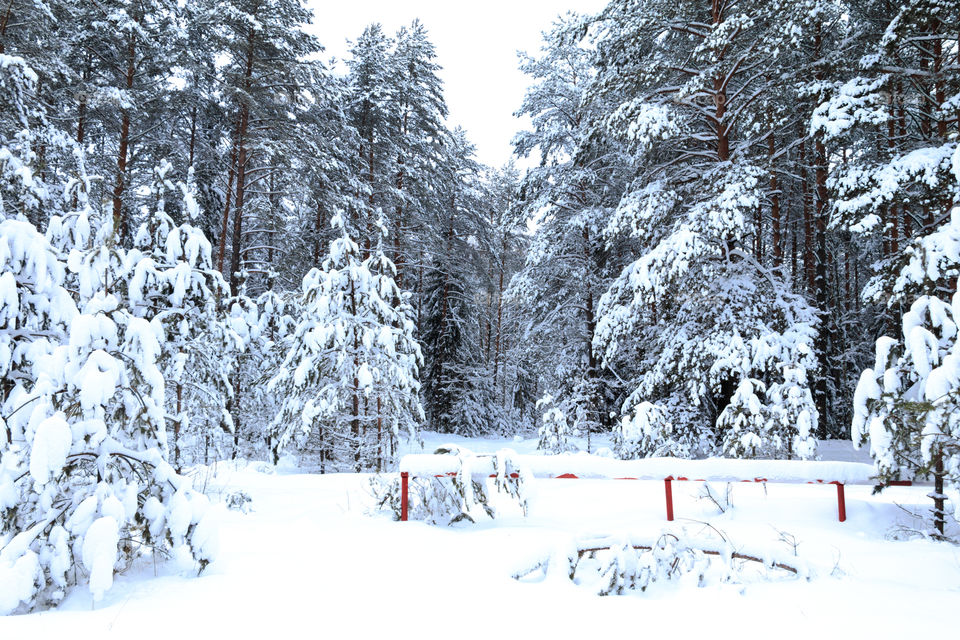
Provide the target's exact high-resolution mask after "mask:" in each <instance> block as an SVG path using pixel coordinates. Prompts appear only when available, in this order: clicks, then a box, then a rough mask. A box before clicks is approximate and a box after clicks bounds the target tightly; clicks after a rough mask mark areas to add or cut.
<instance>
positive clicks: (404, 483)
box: [400, 471, 410, 522]
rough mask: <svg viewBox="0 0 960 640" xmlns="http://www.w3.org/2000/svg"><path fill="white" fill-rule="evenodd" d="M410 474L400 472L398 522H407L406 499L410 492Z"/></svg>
mask: <svg viewBox="0 0 960 640" xmlns="http://www.w3.org/2000/svg"><path fill="white" fill-rule="evenodd" d="M409 485H410V472H409V471H401V472H400V521H401V522H406V521H407V497H408V496H409V491H410V486H409Z"/></svg>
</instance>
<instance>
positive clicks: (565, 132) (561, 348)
mask: <svg viewBox="0 0 960 640" xmlns="http://www.w3.org/2000/svg"><path fill="white" fill-rule="evenodd" d="M584 22H585V19H584V18H582V17H580V16H577V15H575V14H567V15H566V16H564V17H561V18H560V19H559V20H558V21H557V22H555V23H554V25H553V26H552V28H551V29H550V30H549V31H547V32H545V33H544V34H543V36H544V42H543V44H542V46H541V51H540V56H539V57H531V56H523V57H522V59H521V69H522V70H523V71H524V72H525V73H527V74H528V75H529V76H530V77H531V80H533V81H534V84H533V86H531V87H530V88H529V89H528V90H527V94H526V97H525V98H524V102H523V105H522V107H521V109H520V113H521V114H525V115H529V116H530V117H531V119H532V122H533V130H532V131H524V132H521V133H520V134H518V135H517V137H516V138H515V140H514V144H515V146H516V150H517V153H518V154H519V155H521V156H530V155H532V154H539V156H540V158H541V162H540V165H539V166H537V167H534V168H532V169H530V170H529V171H528V172H527V174H526V177H525V179H524V181H523V184H522V194H523V201H522V203H521V204H522V207H523V214H524V215H525V216H526V217H528V218H531V219H535V220H536V221H537V232H536V234H535V235H534V237H533V238H532V240H531V243H530V247H529V248H528V250H527V252H526V256H525V264H524V265H523V267H522V268H521V269H520V270H519V272H518V273H517V274H516V276H515V277H514V278H513V280H512V282H511V285H510V292H509V294H508V297H509V298H510V299H512V300H514V301H516V302H517V303H519V304H522V305H523V308H524V310H525V318H524V320H525V322H524V327H523V331H524V334H525V335H524V337H523V342H525V343H527V344H529V345H530V347H529V348H530V350H531V351H532V352H533V354H534V356H533V360H534V361H539V362H543V363H550V364H549V365H547V366H543V367H542V370H541V371H540V372H538V373H540V375H541V376H542V377H543V378H544V380H543V383H544V385H545V386H546V387H547V388H551V389H556V390H557V394H558V396H559V397H560V402H561V403H563V404H564V405H566V406H568V407H569V408H570V409H571V413H572V415H570V416H569V417H570V418H571V419H574V420H577V421H578V422H577V424H576V427H577V428H578V429H579V430H581V431H582V432H584V433H586V434H587V435H589V433H590V432H593V431H596V430H597V429H598V428H600V427H601V426H611V425H610V422H611V421H610V419H609V412H610V409H611V408H612V407H611V406H610V403H609V400H610V398H609V396H610V395H611V389H610V388H611V387H612V386H613V381H612V380H611V378H610V376H609V374H608V373H607V374H605V373H604V371H603V368H602V367H601V366H600V362H599V360H598V358H597V357H596V354H595V352H594V351H593V349H592V340H593V335H594V332H595V329H596V324H597V315H596V308H597V304H598V302H599V298H600V295H601V294H602V293H603V291H604V289H605V288H606V286H607V285H608V284H609V281H610V277H611V275H613V273H612V269H611V268H610V266H611V265H610V263H611V261H610V260H609V258H610V254H611V253H612V252H613V251H614V250H616V247H613V246H612V245H611V244H608V243H605V242H604V238H603V236H602V231H603V227H604V226H605V224H606V220H607V219H608V218H609V216H610V213H611V211H612V209H613V207H615V206H616V203H617V194H618V193H619V191H620V190H621V189H622V188H623V183H622V181H623V180H624V179H625V178H624V176H623V175H622V173H621V168H622V167H624V166H626V165H627V162H626V161H625V158H624V157H623V155H622V154H621V151H622V147H621V145H619V143H618V142H617V141H615V140H614V139H613V138H612V137H611V136H606V135H600V134H599V132H597V131H595V130H594V131H590V130H589V129H588V127H589V125H590V123H591V122H593V121H595V120H597V119H599V118H602V117H603V106H602V101H598V100H595V99H594V98H593V97H592V96H590V95H588V94H587V92H586V90H587V87H588V86H589V83H590V81H591V79H592V78H593V76H594V75H595V69H594V68H593V66H592V63H593V60H592V56H593V52H592V50H591V48H590V46H589V45H588V43H586V42H583V37H582V34H580V33H578V32H579V30H580V29H581V28H583V24H584ZM591 134H593V135H592V136H591ZM588 136H590V137H589V140H590V141H589V149H587V148H586V147H587V146H588V145H587V144H586V142H587V139H588Z"/></svg>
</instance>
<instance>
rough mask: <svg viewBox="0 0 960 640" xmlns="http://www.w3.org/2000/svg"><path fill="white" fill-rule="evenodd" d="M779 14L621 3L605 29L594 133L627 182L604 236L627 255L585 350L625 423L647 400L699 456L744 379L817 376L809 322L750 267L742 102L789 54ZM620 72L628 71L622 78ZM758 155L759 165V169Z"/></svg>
mask: <svg viewBox="0 0 960 640" xmlns="http://www.w3.org/2000/svg"><path fill="white" fill-rule="evenodd" d="M780 12H782V7H781V6H780V5H779V4H778V3H768V2H765V1H757V2H741V3H736V4H723V3H709V2H702V3H683V4H679V5H678V4H677V3H675V2H670V1H668V0H657V1H654V2H643V3H640V2H636V1H634V0H622V1H621V0H616V1H614V2H611V3H610V4H609V5H608V7H607V9H606V10H605V11H604V12H603V14H602V15H601V16H600V22H599V24H598V26H597V28H596V29H595V31H596V32H597V33H598V36H597V41H596V46H597V53H598V71H597V77H596V79H595V80H594V82H593V83H592V85H591V87H592V88H591V89H589V91H588V94H589V95H591V96H593V99H594V100H602V101H604V102H606V103H607V106H606V107H605V110H604V113H603V116H602V117H599V118H596V119H595V123H594V125H593V126H594V127H595V128H596V129H597V130H601V131H607V132H609V134H610V135H614V136H617V137H619V138H620V139H621V140H622V141H623V142H624V144H626V145H627V148H628V149H629V150H630V152H631V154H632V158H631V164H632V166H633V167H634V168H635V169H636V171H637V176H636V179H635V180H634V181H633V183H632V184H631V185H630V186H629V187H628V188H627V189H626V191H625V192H624V193H623V195H622V198H621V199H620V203H619V205H618V207H617V209H616V211H615V213H614V214H613V216H612V218H611V219H610V221H609V223H608V225H607V228H606V231H605V233H606V235H607V237H608V238H610V239H612V240H616V239H629V240H630V241H632V243H633V247H634V251H635V252H636V255H638V256H639V257H637V258H636V259H635V260H633V262H631V263H630V264H629V265H627V266H626V267H625V268H624V269H623V270H622V272H621V273H620V275H619V277H618V278H617V279H616V280H615V281H614V282H613V283H612V285H611V286H610V287H609V288H608V289H607V291H606V293H605V294H604V296H603V298H602V299H601V301H600V305H599V310H598V311H599V313H598V316H599V320H598V323H597V331H596V334H595V337H594V348H595V349H596V351H597V352H598V354H600V355H601V356H602V357H603V361H604V363H605V364H606V365H607V366H609V367H612V368H614V370H616V371H617V372H618V373H619V374H620V375H621V376H625V377H626V378H627V380H628V382H629V383H630V385H631V387H632V393H630V394H629V395H628V397H627V400H626V402H625V403H624V405H623V406H624V410H625V411H626V410H628V409H630V408H633V407H634V406H635V405H636V404H638V403H639V402H642V401H648V402H656V403H657V404H660V405H662V406H663V407H664V408H665V409H666V410H667V411H668V412H669V419H670V422H671V423H673V424H674V425H677V426H681V425H682V426H684V428H685V429H687V430H688V433H687V434H686V435H684V436H683V439H684V440H686V441H690V442H697V443H698V449H695V450H694V453H696V452H697V450H699V451H700V452H704V451H710V450H711V449H712V448H713V447H714V446H717V445H719V444H720V442H721V441H722V440H723V437H724V433H723V430H724V425H723V424H720V423H718V418H719V417H720V415H721V414H722V413H723V411H724V410H725V409H726V407H727V406H728V405H729V404H730V402H731V399H732V398H733V397H734V394H735V392H736V389H737V388H738V387H739V386H740V384H741V382H742V381H744V380H747V379H757V380H761V381H763V382H764V383H766V382H768V381H769V380H771V379H772V378H773V377H774V376H775V375H777V374H778V373H779V371H780V370H781V369H782V367H783V366H784V365H785V364H787V363H801V365H802V366H803V367H804V368H806V369H807V370H813V369H814V368H815V367H816V362H815V361H811V359H810V358H808V357H803V356H804V353H808V352H811V351H812V345H813V343H814V341H815V339H816V326H817V317H816V314H815V312H814V311H813V310H812V309H811V307H810V306H809V305H808V304H807V303H806V301H805V300H804V299H803V298H802V297H800V296H797V295H794V294H791V293H790V292H789V287H788V286H787V285H786V284H785V282H784V280H783V279H782V276H781V274H779V273H778V272H776V271H773V270H771V269H769V268H768V267H766V266H765V265H764V264H763V263H762V262H761V261H759V260H757V257H756V255H755V252H754V250H753V244H754V238H755V236H756V234H758V233H760V229H759V227H758V224H757V217H756V215H755V214H756V211H757V209H758V208H760V207H761V206H762V204H763V202H764V199H765V197H766V184H767V179H768V170H767V168H766V167H765V166H763V165H762V164H761V163H760V158H763V159H764V162H765V161H766V155H767V154H766V149H765V148H764V147H763V146H762V145H761V144H760V142H761V140H762V136H763V132H764V131H767V130H768V126H767V125H768V123H766V122H764V120H765V118H766V116H765V114H764V113H762V112H760V111H758V110H757V109H756V105H755V104H754V100H753V99H752V98H751V96H753V95H755V94H756V93H757V92H760V91H762V90H763V88H764V77H765V72H772V71H773V64H774V62H775V60H776V53H777V51H778V50H779V48H781V47H785V46H786V43H785V41H784V37H785V34H784V33H783V32H782V24H783V23H784V22H783V20H781V17H782V16H781V15H780ZM625 69H629V70H630V72H629V73H624V70H625ZM761 153H762V155H760V154H761Z"/></svg>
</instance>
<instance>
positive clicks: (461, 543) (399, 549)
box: [0, 435, 960, 639]
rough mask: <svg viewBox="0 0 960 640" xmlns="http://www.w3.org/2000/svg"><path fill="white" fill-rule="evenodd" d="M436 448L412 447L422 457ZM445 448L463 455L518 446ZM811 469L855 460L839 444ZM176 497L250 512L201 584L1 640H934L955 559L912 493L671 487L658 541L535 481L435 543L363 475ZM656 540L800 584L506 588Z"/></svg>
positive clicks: (595, 484) (71, 613) (3, 631)
mask: <svg viewBox="0 0 960 640" xmlns="http://www.w3.org/2000/svg"><path fill="white" fill-rule="evenodd" d="M449 440H451V439H450V438H449V437H446V436H444V437H440V436H435V435H428V437H427V438H426V441H427V446H426V449H427V450H428V451H430V450H432V449H433V448H434V447H435V446H436V445H437V444H440V443H441V442H446V441H449ZM453 441H454V443H455V444H459V445H461V446H465V447H468V448H470V449H472V450H474V451H477V452H493V451H496V450H497V449H500V448H502V447H504V446H509V447H511V448H514V449H515V450H516V451H518V452H520V453H531V452H532V451H533V449H534V447H535V442H534V441H531V440H520V441H503V440H472V439H463V438H459V439H457V438H455V439H453ZM601 446H603V444H602V443H601ZM820 451H821V455H822V457H823V458H824V459H834V460H854V461H864V458H863V456H862V452H853V451H852V449H851V448H850V447H849V443H846V444H844V443H827V445H826V446H823V447H821V450H820ZM195 482H196V484H197V485H198V486H201V485H206V487H207V490H208V492H209V493H210V494H211V496H212V498H214V499H215V500H220V501H221V503H222V500H223V499H224V498H225V497H226V496H228V495H229V494H230V493H231V492H235V491H237V490H242V491H244V492H246V493H247V494H249V496H250V497H251V498H252V503H251V507H252V511H250V512H249V513H242V512H240V511H232V510H228V509H226V507H225V506H223V505H222V504H221V506H220V508H219V509H220V512H219V516H220V519H221V553H220V556H219V558H218V560H216V561H215V562H214V563H213V564H212V565H211V566H210V567H208V569H207V570H206V571H205V572H204V574H203V575H202V576H201V577H199V578H197V577H194V574H193V572H192V571H191V570H190V568H188V567H181V568H178V567H176V566H173V565H172V564H171V563H167V564H166V565H160V566H159V567H156V568H155V567H154V566H153V564H152V562H150V563H147V562H144V563H142V564H139V565H137V566H134V567H131V568H129V569H128V570H127V571H126V572H124V574H123V575H120V576H118V577H117V580H116V583H115V586H114V588H113V589H111V590H110V591H109V592H107V594H106V596H105V597H104V599H103V600H102V601H101V602H99V603H98V604H97V605H96V607H95V608H94V607H93V605H92V600H91V597H90V594H89V592H88V591H87V590H86V588H85V587H78V588H77V589H75V590H74V591H73V592H72V593H71V594H70V595H69V596H68V597H67V599H66V601H65V602H64V603H63V604H62V606H61V607H60V608H59V609H58V610H56V611H49V612H43V613H37V614H32V615H25V616H10V617H6V618H0V638H20V637H30V638H37V637H41V638H44V637H66V635H67V634H69V635H70V636H71V637H81V638H86V637H98V638H99V637H104V636H106V637H112V636H116V637H138V638H153V637H164V638H170V637H187V638H192V637H283V634H288V633H296V634H297V635H296V637H357V638H382V637H400V638H412V637H416V638H453V637H458V638H462V637H468V638H486V637H490V638H492V637H503V636H507V637H531V638H607V637H631V636H640V635H648V634H653V637H662V636H667V635H669V636H670V637H675V638H693V637H711V638H727V637H736V638H753V637H756V638H760V637H763V638H768V637H779V638H793V637H797V638H799V637H806V638H809V637H810V636H811V634H813V633H816V634H819V635H820V636H821V637H824V636H825V637H840V636H846V637H863V638H877V639H879V638H893V637H902V636H906V635H907V634H909V635H910V636H911V637H924V636H927V635H930V634H933V633H936V632H940V633H943V632H948V631H950V630H952V629H954V628H955V617H956V612H957V610H958V605H960V548H958V547H955V546H952V545H950V544H945V543H935V542H931V541H929V540H924V539H918V538H916V537H915V536H911V535H910V531H911V530H914V529H917V528H919V527H921V526H922V523H920V522H918V521H917V520H916V518H915V517H913V516H911V515H910V514H909V513H908V511H916V512H924V513H925V511H926V510H927V509H928V508H929V504H928V503H929V500H928V499H927V498H926V497H925V494H926V493H927V492H928V491H929V488H926V487H895V488H891V489H888V490H887V491H886V492H884V493H883V494H882V495H880V496H871V495H870V494H871V487H869V486H848V487H847V511H848V518H849V519H848V521H847V522H846V523H843V524H841V523H839V522H837V519H836V501H835V495H836V493H835V490H834V488H833V487H830V486H807V485H774V484H768V485H766V486H764V485H758V484H742V485H741V484H737V485H735V486H734V487H733V493H732V503H733V505H734V507H733V509H731V510H728V511H727V512H726V513H722V514H721V513H719V512H718V510H717V509H716V507H714V506H713V504H712V503H710V502H709V501H707V500H702V499H697V497H696V496H697V494H698V492H699V491H701V485H699V484H698V483H693V482H690V483H679V484H678V485H677V486H675V489H674V491H675V498H674V500H675V504H676V509H677V516H678V519H677V521H676V522H674V523H667V522H666V521H665V519H664V514H663V509H664V505H663V502H664V497H663V485H662V483H659V482H617V481H601V480H579V481H559V480H556V481H555V480H543V481H539V482H537V483H536V485H535V487H534V495H533V498H532V504H531V511H530V515H529V517H527V518H524V517H522V515H521V514H520V513H519V512H518V510H515V511H514V512H510V511H509V509H508V510H507V511H508V513H507V515H506V516H505V517H503V518H501V519H498V520H496V521H485V522H480V523H477V524H459V525H456V526H454V527H435V526H429V525H426V524H424V523H421V522H407V523H400V522H395V521H393V520H392V519H391V518H390V517H389V515H387V514H384V513H374V514H371V513H369V509H370V505H371V500H372V498H371V495H370V494H369V492H368V491H367V486H368V482H369V476H367V475H356V474H338V475H326V476H320V475H312V474H304V473H300V472H299V471H298V470H297V469H295V468H293V466H292V465H291V464H290V461H287V464H285V465H284V464H281V466H280V468H279V469H274V468H273V467H271V466H269V465H265V464H263V463H250V464H227V463H221V464H220V465H219V466H218V468H217V469H216V473H215V474H213V473H209V472H203V471H202V470H201V471H199V472H198V473H197V475H196V476H195ZM715 488H716V489H718V490H719V493H722V492H723V486H717V487H715ZM663 530H670V531H676V532H680V531H686V532H687V533H688V534H690V535H692V536H697V537H699V538H702V537H711V536H713V537H715V536H717V532H722V534H723V535H724V536H725V537H726V538H727V539H729V540H730V541H731V542H732V544H733V545H734V547H737V548H740V549H742V550H744V551H746V552H756V553H761V554H764V553H768V552H769V553H777V554H779V555H784V554H787V555H789V554H792V553H793V549H794V543H795V544H796V553H797V555H798V556H799V558H798V560H797V563H798V564H803V565H806V566H808V567H809V568H810V570H811V577H810V579H808V580H804V579H796V578H793V577H790V576H786V575H784V574H783V573H782V572H779V571H771V572H769V575H764V572H762V571H761V572H759V573H757V572H755V571H754V572H751V573H749V574H746V575H745V577H744V579H743V580H742V581H741V582H734V583H725V584H715V585H712V586H707V587H697V586H696V585H690V584H680V585H665V586H660V585H659V584H658V585H654V586H655V587H656V588H652V589H651V590H649V591H647V592H646V593H634V594H631V595H628V596H613V597H605V598H604V597H598V596H596V595H594V593H592V592H591V591H590V590H589V589H587V588H586V587H584V586H580V585H574V584H572V583H570V582H569V581H554V580H545V581H542V582H537V581H536V580H534V581H525V582H518V581H516V580H514V579H513V578H512V577H511V575H512V574H513V573H514V572H516V571H517V570H519V569H522V568H524V567H528V566H532V565H533V564H535V563H536V562H537V561H538V560H540V559H542V558H543V557H545V556H548V555H549V554H550V553H551V552H552V551H553V550H554V549H556V548H558V547H563V546H569V544H570V543H571V541H573V540H574V539H577V538H584V537H601V536H610V535H615V536H619V535H623V536H640V537H647V538H650V537H653V538H655V537H657V536H658V535H659V533H660V532H661V531H663ZM155 573H156V577H155V575H154V574H155ZM701 634H703V635H701Z"/></svg>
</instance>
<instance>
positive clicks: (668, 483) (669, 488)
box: [663, 477, 673, 522]
mask: <svg viewBox="0 0 960 640" xmlns="http://www.w3.org/2000/svg"><path fill="white" fill-rule="evenodd" d="M663 487H664V489H665V491H666V493H667V520H669V521H670V522H673V477H670V478H664V479H663Z"/></svg>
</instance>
